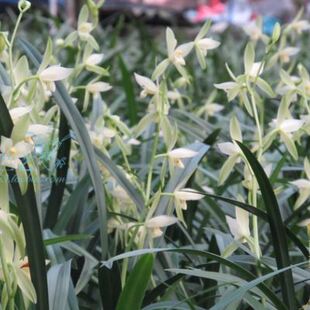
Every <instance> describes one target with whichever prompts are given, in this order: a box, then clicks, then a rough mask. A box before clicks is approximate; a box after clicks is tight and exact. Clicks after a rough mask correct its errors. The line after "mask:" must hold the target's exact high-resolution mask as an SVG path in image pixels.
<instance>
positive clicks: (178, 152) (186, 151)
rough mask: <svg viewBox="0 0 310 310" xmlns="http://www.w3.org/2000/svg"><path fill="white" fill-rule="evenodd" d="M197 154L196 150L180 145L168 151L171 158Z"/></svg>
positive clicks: (188, 156)
mask: <svg viewBox="0 0 310 310" xmlns="http://www.w3.org/2000/svg"><path fill="white" fill-rule="evenodd" d="M197 154H198V152H196V151H193V150H190V149H187V148H183V147H180V148H177V149H174V150H172V151H170V152H168V156H169V157H170V158H173V159H174V158H191V157H194V156H196V155H197Z"/></svg>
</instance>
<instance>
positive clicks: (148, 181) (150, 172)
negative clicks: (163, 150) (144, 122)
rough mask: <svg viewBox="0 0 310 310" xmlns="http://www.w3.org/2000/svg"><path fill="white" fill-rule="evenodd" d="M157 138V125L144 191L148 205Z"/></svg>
mask: <svg viewBox="0 0 310 310" xmlns="http://www.w3.org/2000/svg"><path fill="white" fill-rule="evenodd" d="M158 140H159V128H158V126H157V128H156V134H155V138H154V142H153V147H152V154H151V160H150V163H149V172H148V176H147V182H146V191H145V202H146V205H148V203H149V200H150V196H151V185H152V177H153V168H154V162H155V156H156V151H157V146H158Z"/></svg>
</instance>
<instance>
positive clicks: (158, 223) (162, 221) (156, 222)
mask: <svg viewBox="0 0 310 310" xmlns="http://www.w3.org/2000/svg"><path fill="white" fill-rule="evenodd" d="M177 221H178V219H177V218H176V217H174V216H168V215H159V216H155V217H153V218H151V219H149V220H147V221H146V222H145V227H146V228H148V229H150V230H151V234H152V237H153V238H157V237H160V236H162V234H163V231H162V230H161V228H163V227H167V226H170V225H173V224H175V223H176V222H177Z"/></svg>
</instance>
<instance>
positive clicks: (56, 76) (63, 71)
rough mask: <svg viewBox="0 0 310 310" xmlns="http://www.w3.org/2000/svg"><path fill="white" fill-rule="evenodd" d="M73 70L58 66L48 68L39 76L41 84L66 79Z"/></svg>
mask: <svg viewBox="0 0 310 310" xmlns="http://www.w3.org/2000/svg"><path fill="white" fill-rule="evenodd" d="M72 71H73V69H69V68H64V67H61V66H59V65H55V66H50V67H48V68H46V69H44V70H43V71H42V72H41V73H40V74H39V76H40V79H41V80H42V81H43V82H54V81H60V80H63V79H66V78H67V77H68V76H69V75H70V74H71V73H72Z"/></svg>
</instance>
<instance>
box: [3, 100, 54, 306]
mask: <svg viewBox="0 0 310 310" xmlns="http://www.w3.org/2000/svg"><path fill="white" fill-rule="evenodd" d="M0 124H1V125H0V126H1V127H0V136H5V137H8V138H9V137H10V136H11V133H12V130H13V121H12V119H11V116H10V113H9V111H8V109H7V107H6V104H5V102H4V101H3V98H2V96H1V95H0ZM24 165H25V168H26V171H27V177H28V180H29V182H28V187H27V191H26V192H25V193H24V194H22V192H21V189H20V186H19V184H18V183H17V182H16V180H17V177H16V172H15V171H14V170H12V169H8V170H7V172H8V175H9V179H10V180H11V182H10V185H11V187H12V190H13V193H14V197H15V202H16V205H17V207H18V212H19V215H20V218H21V221H22V224H23V227H24V232H25V238H26V248H27V255H28V259H29V266H30V274H31V280H32V282H33V285H34V287H35V290H36V293H37V309H39V310H48V308H49V306H48V291H47V277H46V267H45V254H44V245H43V238H42V230H41V224H40V219H39V214H38V209H37V201H36V197H35V192H34V188H33V183H32V181H31V175H30V171H29V169H28V166H27V163H26V161H25V160H24Z"/></svg>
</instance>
